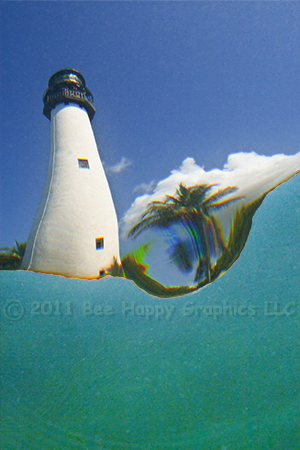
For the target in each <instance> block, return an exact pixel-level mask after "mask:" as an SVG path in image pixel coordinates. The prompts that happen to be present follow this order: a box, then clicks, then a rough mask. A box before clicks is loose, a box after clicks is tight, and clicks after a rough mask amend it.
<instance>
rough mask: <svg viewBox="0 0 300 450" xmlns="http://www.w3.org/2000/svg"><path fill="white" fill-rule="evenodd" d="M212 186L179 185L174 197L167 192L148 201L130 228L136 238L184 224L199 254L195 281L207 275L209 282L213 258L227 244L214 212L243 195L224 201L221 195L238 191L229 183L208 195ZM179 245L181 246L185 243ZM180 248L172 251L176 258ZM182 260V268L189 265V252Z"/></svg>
mask: <svg viewBox="0 0 300 450" xmlns="http://www.w3.org/2000/svg"><path fill="white" fill-rule="evenodd" d="M213 186H214V185H199V186H191V187H188V188H186V187H185V186H183V185H182V184H180V185H179V189H177V191H176V194H175V196H170V195H167V197H166V199H165V200H164V201H163V202H160V201H154V202H152V203H150V204H149V206H148V208H147V210H146V212H145V213H144V214H143V216H142V218H141V220H140V222H138V223H137V224H136V225H135V226H134V227H133V228H132V229H131V230H130V232H129V236H132V237H133V238H135V237H136V236H137V235H138V234H140V233H141V232H142V231H143V230H146V229H149V228H152V227H158V228H168V227H171V226H172V225H175V224H179V223H181V224H183V225H184V226H185V227H186V229H187V231H188V232H189V234H190V236H191V238H192V241H193V245H194V248H195V253H196V256H197V261H198V265H197V269H196V274H195V281H200V279H201V278H202V276H203V275H205V276H206V278H207V281H208V282H210V281H211V257H212V256H217V255H219V254H220V253H221V252H222V250H223V249H224V245H225V244H224V241H223V237H222V231H221V228H220V227H219V225H218V222H217V220H216V218H215V217H214V215H213V214H212V212H213V211H217V210H218V209H220V208H222V207H223V206H228V205H229V204H230V203H232V202H234V201H236V200H239V199H240V198H241V197H235V198H232V199H228V200H223V201H221V198H222V197H224V196H225V195H228V194H231V193H232V192H235V191H236V190H237V188H235V187H230V186H229V187H227V188H225V189H220V190H218V191H217V192H215V193H214V194H212V195H210V196H208V195H207V194H208V192H209V191H210V189H211V188H212V187H213ZM180 245H181V246H182V242H180ZM179 250H180V248H178V249H175V252H173V254H175V255H176V257H178V251H179ZM183 259H184V261H185V264H183V267H184V265H186V266H187V267H189V258H188V255H186V254H183Z"/></svg>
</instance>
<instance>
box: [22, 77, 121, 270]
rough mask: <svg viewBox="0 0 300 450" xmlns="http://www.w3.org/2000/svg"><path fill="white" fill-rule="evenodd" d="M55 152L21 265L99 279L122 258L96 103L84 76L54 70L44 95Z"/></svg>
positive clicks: (51, 158) (29, 268) (45, 111)
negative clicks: (101, 153)
mask: <svg viewBox="0 0 300 450" xmlns="http://www.w3.org/2000/svg"><path fill="white" fill-rule="evenodd" d="M43 100H44V114H45V116H46V117H48V119H50V120H51V155H50V161H49V167H48V175H47V180H46V185H45V188H44V193H43V197H42V200H41V203H40V205H39V208H38V211H37V214H36V217H35V220H34V223H33V226H32V229H31V231H30V235H29V238H28V242H27V246H26V252H25V256H24V258H23V262H22V269H25V270H26V269H27V270H32V271H35V272H45V273H52V274H59V275H64V276H69V277H77V278H98V277H99V276H102V275H104V274H105V271H106V270H107V268H108V267H109V266H111V264H112V263H113V261H114V258H115V259H116V260H117V261H118V262H119V260H120V257H119V238H118V222H117V216H116V212H115V208H114V204H113V200H112V197H111V193H110V189H109V186H108V182H107V179H106V176H105V173H104V169H103V167H102V164H101V161H100V158H99V154H98V150H97V146H96V142H95V138H94V134H93V130H92V127H91V124H90V121H91V120H92V118H93V116H94V114H95V108H94V105H93V96H92V94H91V92H90V91H89V89H87V87H86V85H85V80H84V77H83V76H82V75H81V74H80V73H79V72H77V71H76V70H72V69H64V70H60V71H58V72H56V73H55V74H54V75H52V77H51V78H50V80H49V88H48V89H47V91H46V92H45V94H44V98H43Z"/></svg>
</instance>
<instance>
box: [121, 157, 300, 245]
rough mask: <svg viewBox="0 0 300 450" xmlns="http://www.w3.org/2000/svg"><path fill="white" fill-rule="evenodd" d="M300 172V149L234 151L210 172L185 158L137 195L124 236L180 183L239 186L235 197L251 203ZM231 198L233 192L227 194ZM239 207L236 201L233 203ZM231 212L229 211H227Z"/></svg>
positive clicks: (124, 224) (124, 223)
mask: <svg viewBox="0 0 300 450" xmlns="http://www.w3.org/2000/svg"><path fill="white" fill-rule="evenodd" d="M298 172H300V152H299V153H297V154H296V155H293V156H286V155H284V154H280V155H273V156H264V155H258V154H257V153H255V152H251V153H243V152H241V153H234V154H231V155H229V156H228V160H227V163H226V164H225V165H224V167H223V169H222V170H221V169H213V170H210V171H208V172H206V171H205V170H204V168H203V167H200V166H198V165H197V164H196V162H195V160H194V159H193V158H190V157H189V158H186V159H185V160H184V161H183V162H182V164H181V166H180V168H179V169H175V170H172V171H171V174H170V175H169V176H168V177H167V178H165V179H164V180H161V181H159V182H158V183H157V186H156V188H155V189H154V191H153V193H146V194H144V195H142V196H139V197H137V198H136V199H135V201H134V202H133V204H132V205H131V207H130V208H129V210H128V211H127V212H126V213H125V215H124V217H123V219H122V221H121V230H122V236H123V238H125V237H126V236H127V233H128V231H129V230H130V228H131V227H132V226H133V225H135V224H136V223H137V222H138V220H139V219H140V217H141V215H142V214H143V213H144V212H145V210H146V208H147V205H148V204H149V203H150V202H152V201H154V200H164V199H165V197H166V195H167V194H168V195H173V194H174V193H175V191H176V189H177V188H178V185H179V184H180V183H182V184H184V185H185V186H187V187H188V186H194V185H196V184H218V186H216V187H213V188H212V192H213V191H216V190H218V189H219V188H225V187H227V186H236V187H237V188H238V191H237V192H235V193H233V194H231V196H232V197H236V196H243V197H244V199H243V201H244V202H246V203H249V202H251V201H253V200H254V199H256V198H258V197H260V196H261V195H263V194H264V193H267V192H269V191H270V190H272V189H274V188H275V187H276V186H278V185H279V184H281V183H283V182H285V181H287V180H288V179H289V178H291V177H292V176H293V175H295V174H296V173H298ZM227 198H230V195H229V196H228V197H227ZM232 205H233V206H232V208H236V205H237V204H236V203H233V204H232ZM227 216H228V212H227Z"/></svg>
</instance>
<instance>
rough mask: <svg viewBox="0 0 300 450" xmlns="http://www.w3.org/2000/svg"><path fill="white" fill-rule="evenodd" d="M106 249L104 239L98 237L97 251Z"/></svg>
mask: <svg viewBox="0 0 300 450" xmlns="http://www.w3.org/2000/svg"><path fill="white" fill-rule="evenodd" d="M101 248H104V237H96V250H101Z"/></svg>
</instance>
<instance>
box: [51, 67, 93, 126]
mask: <svg viewBox="0 0 300 450" xmlns="http://www.w3.org/2000/svg"><path fill="white" fill-rule="evenodd" d="M43 102H44V110H43V113H44V114H45V116H46V117H47V118H48V119H50V120H51V110H52V109H53V108H55V106H56V105H57V104H59V103H65V104H68V103H77V104H78V105H79V106H81V107H82V108H85V110H86V111H87V113H88V115H89V118H90V120H92V118H93V117H94V114H95V107H94V98H93V95H92V93H91V91H90V90H89V89H88V88H87V87H86V83H85V79H84V77H83V75H82V74H81V73H80V72H78V71H77V70H74V69H62V70H59V71H58V72H55V73H54V74H53V75H52V76H51V77H50V79H49V82H48V89H47V90H46V92H45V94H44V96H43Z"/></svg>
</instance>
